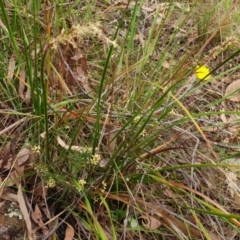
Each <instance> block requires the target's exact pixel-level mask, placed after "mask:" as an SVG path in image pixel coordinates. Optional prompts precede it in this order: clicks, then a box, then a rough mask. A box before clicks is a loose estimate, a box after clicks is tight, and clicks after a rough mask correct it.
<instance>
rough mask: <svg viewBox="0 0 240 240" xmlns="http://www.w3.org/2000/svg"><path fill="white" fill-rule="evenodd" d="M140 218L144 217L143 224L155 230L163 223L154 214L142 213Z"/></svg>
mask: <svg viewBox="0 0 240 240" xmlns="http://www.w3.org/2000/svg"><path fill="white" fill-rule="evenodd" d="M139 219H142V225H143V226H144V227H145V228H147V229H149V230H155V229H157V228H159V227H160V226H161V225H162V223H161V222H160V221H159V220H157V219H156V218H154V217H153V216H149V215H142V216H141V217H139Z"/></svg>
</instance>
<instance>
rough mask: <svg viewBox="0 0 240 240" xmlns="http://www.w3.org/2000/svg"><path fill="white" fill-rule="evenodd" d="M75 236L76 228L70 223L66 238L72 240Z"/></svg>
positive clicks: (65, 239)
mask: <svg viewBox="0 0 240 240" xmlns="http://www.w3.org/2000/svg"><path fill="white" fill-rule="evenodd" d="M73 238H74V229H73V227H72V226H71V225H69V224H68V225H67V228H66V231H65V238H64V240H72V239H73Z"/></svg>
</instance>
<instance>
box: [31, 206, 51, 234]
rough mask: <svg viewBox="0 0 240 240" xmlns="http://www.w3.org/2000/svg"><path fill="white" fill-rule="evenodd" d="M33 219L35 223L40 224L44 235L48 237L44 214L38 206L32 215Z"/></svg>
mask: <svg viewBox="0 0 240 240" xmlns="http://www.w3.org/2000/svg"><path fill="white" fill-rule="evenodd" d="M31 217H32V219H33V221H34V222H35V223H37V224H38V226H39V227H40V228H41V229H42V233H43V235H44V236H45V235H47V233H48V228H47V227H46V226H45V225H44V223H43V220H42V212H41V210H40V209H39V207H38V205H37V204H36V205H35V208H34V211H33V212H32V213H31Z"/></svg>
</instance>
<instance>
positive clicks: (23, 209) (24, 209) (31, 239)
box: [17, 184, 36, 240]
mask: <svg viewBox="0 0 240 240" xmlns="http://www.w3.org/2000/svg"><path fill="white" fill-rule="evenodd" d="M17 198H18V203H19V207H20V210H21V212H22V215H23V218H24V221H25V224H26V227H27V233H28V239H29V240H35V239H36V236H35V235H34V233H33V231H32V223H31V220H30V216H29V212H28V209H27V206H26V203H25V199H24V196H23V192H22V186H21V184H19V185H18V193H17Z"/></svg>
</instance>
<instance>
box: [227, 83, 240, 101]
mask: <svg viewBox="0 0 240 240" xmlns="http://www.w3.org/2000/svg"><path fill="white" fill-rule="evenodd" d="M239 90H240V80H236V81H234V82H232V83H231V84H230V85H228V86H227V88H226V91H225V97H227V96H229V95H230V96H229V98H228V99H229V100H230V101H232V102H240V92H239Z"/></svg>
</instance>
